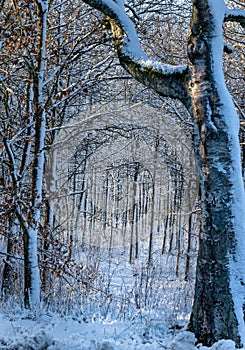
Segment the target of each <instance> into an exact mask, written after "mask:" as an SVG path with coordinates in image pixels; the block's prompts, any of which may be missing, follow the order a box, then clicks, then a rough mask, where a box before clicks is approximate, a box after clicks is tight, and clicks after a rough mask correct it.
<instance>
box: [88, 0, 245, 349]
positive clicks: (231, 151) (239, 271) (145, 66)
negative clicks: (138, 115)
mask: <svg viewBox="0 0 245 350" xmlns="http://www.w3.org/2000/svg"><path fill="white" fill-rule="evenodd" d="M84 2H86V3H88V4H90V5H91V6H93V7H94V8H97V9H98V10H100V11H101V12H103V13H104V14H105V15H107V16H109V18H110V23H111V28H112V32H113V36H114V43H115V47H116V49H117V52H118V56H119V60H120V62H121V65H122V66H123V67H124V68H125V69H126V70H127V71H128V72H129V73H130V74H131V75H132V76H133V77H134V78H135V79H137V80H138V81H140V82H141V83H143V84H144V85H146V86H149V87H151V88H152V89H154V90H155V91H156V92H157V93H159V94H160V95H162V96H167V97H171V98H175V99H178V100H180V101H181V102H182V103H184V105H185V106H186V107H187V108H188V110H189V111H190V112H191V113H192V115H193V121H194V125H195V133H194V147H195V152H196V155H197V158H198V166H199V173H200V180H201V200H202V229H201V236H200V245H199V255H198V262H197V277H196V292H195V298H194V306H193V312H192V317H191V322H190V329H191V330H193V331H194V332H195V334H196V336H197V338H198V340H199V341H201V342H202V343H203V344H205V345H211V344H212V343H214V342H215V341H218V340H220V339H222V338H225V339H232V340H234V341H235V342H236V345H237V346H238V347H239V346H241V345H242V344H243V345H245V327H244V308H245V268H244V266H245V254H244V251H245V198H244V184H243V179H242V174H241V160H240V145H239V138H238V130H239V120H238V116H237V114H236V110H235V106H234V104H233V101H232V99H231V96H230V94H229V92H228V90H227V88H226V85H225V81H224V76H223V71H222V54H223V50H224V46H223V45H224V44H223V37H222V24H223V22H224V21H228V20H231V21H235V20H236V21H238V22H239V23H241V25H244V24H243V23H244V18H245V12H244V11H242V10H239V11H234V10H233V11H230V10H228V9H227V8H226V6H225V3H224V1H223V0H193V1H192V4H193V14H192V21H191V26H190V35H189V39H188V65H187V66H186V67H173V66H169V65H167V64H162V63H159V62H155V61H152V60H150V59H149V58H148V57H147V56H146V55H145V54H144V53H143V52H142V50H141V48H140V46H139V42H138V38H137V35H136V32H135V29H134V27H133V24H132V22H131V21H130V19H129V18H128V17H127V16H126V13H125V11H124V7H123V2H122V1H113V0H85V1H84Z"/></svg>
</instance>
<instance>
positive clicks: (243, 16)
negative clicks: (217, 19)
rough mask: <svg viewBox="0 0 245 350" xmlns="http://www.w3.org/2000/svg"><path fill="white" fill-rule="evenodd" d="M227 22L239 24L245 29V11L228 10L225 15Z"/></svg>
mask: <svg viewBox="0 0 245 350" xmlns="http://www.w3.org/2000/svg"><path fill="white" fill-rule="evenodd" d="M224 20H225V22H238V23H240V24H241V26H242V27H243V28H245V10H242V9H236V10H231V9H227V11H226V13H225V18H224Z"/></svg>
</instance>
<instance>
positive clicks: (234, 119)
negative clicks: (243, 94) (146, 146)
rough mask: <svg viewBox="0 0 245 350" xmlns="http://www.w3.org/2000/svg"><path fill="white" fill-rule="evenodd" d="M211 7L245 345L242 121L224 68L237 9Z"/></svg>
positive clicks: (237, 303)
mask: <svg viewBox="0 0 245 350" xmlns="http://www.w3.org/2000/svg"><path fill="white" fill-rule="evenodd" d="M209 6H210V8H211V9H212V14H213V17H214V19H215V24H216V28H215V35H214V37H213V40H212V47H213V55H212V56H213V71H214V72H215V73H214V74H215V80H216V86H217V88H218V91H219V94H220V96H221V100H222V101H224V103H223V106H221V107H220V108H221V115H222V114H223V116H224V120H225V123H226V125H227V132H228V133H229V137H230V143H231V147H232V157H233V169H232V170H231V182H232V183H233V184H234V186H233V193H234V198H236V202H235V203H233V205H232V210H233V215H234V216H233V217H234V226H235V228H236V230H235V232H236V237H235V244H234V247H233V251H231V252H229V255H228V258H229V270H230V280H231V292H232V296H233V302H234V307H235V312H236V316H237V320H238V328H239V334H240V337H241V342H242V344H243V345H244V344H245V324H244V314H243V310H244V305H245V255H244V251H245V239H244V228H245V191H244V183H243V177H242V171H241V169H242V166H241V157H240V144H239V138H238V132H239V126H240V122H239V117H238V115H237V113H236V109H235V106H234V103H233V101H232V98H231V95H230V93H229V91H228V90H227V87H226V84H225V79H224V74H223V69H222V67H223V65H222V54H223V36H222V25H223V21H224V17H225V15H227V14H229V13H231V12H232V13H233V14H234V11H230V12H229V10H228V9H227V7H226V6H225V3H224V1H223V0H216V1H211V0H209ZM235 13H236V15H239V14H240V15H242V13H243V15H244V11H243V12H242V11H241V10H237V11H235Z"/></svg>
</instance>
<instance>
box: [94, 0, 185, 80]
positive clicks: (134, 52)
mask: <svg viewBox="0 0 245 350" xmlns="http://www.w3.org/2000/svg"><path fill="white" fill-rule="evenodd" d="M88 3H89V1H88ZM101 3H102V7H103V12H104V13H105V14H107V15H109V17H111V18H113V19H115V20H116V22H117V23H118V25H120V27H121V28H122V29H123V31H124V33H125V37H124V39H123V42H122V43H123V45H122V48H121V49H122V52H123V54H124V55H125V56H128V57H130V58H131V59H132V60H134V61H135V62H136V63H137V62H138V63H139V65H140V66H142V67H143V68H147V69H154V70H156V71H158V72H159V73H161V74H166V75H171V74H175V73H181V72H183V71H184V70H186V68H187V66H174V65H169V64H165V63H162V62H160V61H156V60H153V59H150V58H149V57H148V56H147V55H146V54H145V52H144V51H143V50H142V49H141V46H140V42H139V38H138V35H137V32H136V30H135V26H134V24H133V22H132V21H131V20H130V18H129V17H128V16H127V14H126V12H125V8H124V2H123V1H120V0H118V1H116V2H115V1H113V0H102V1H101ZM105 8H106V10H105Z"/></svg>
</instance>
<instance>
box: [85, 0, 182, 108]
mask: <svg viewBox="0 0 245 350" xmlns="http://www.w3.org/2000/svg"><path fill="white" fill-rule="evenodd" d="M84 2H85V3H87V4H88V5H90V6H92V7H93V8H95V9H97V10H99V11H100V12H102V13H103V14H105V15H106V16H108V17H109V21H110V24H111V29H112V33H113V37H114V44H115V47H116V48H117V52H118V56H119V60H120V63H121V65H122V66H123V67H124V68H125V69H126V70H127V71H128V72H129V73H130V74H131V75H132V76H133V77H134V78H135V79H137V80H138V81H140V82H142V83H143V84H144V85H146V86H149V87H151V88H152V89H153V90H155V91H156V92H158V93H159V94H160V95H162V96H167V97H172V98H176V99H180V100H181V101H182V102H184V101H185V102H186V101H188V100H189V98H188V91H187V89H186V87H185V83H184V80H185V78H186V76H187V74H188V68H187V66H186V65H185V66H174V65H169V64H165V63H162V62H160V61H156V60H153V59H151V58H149V57H148V56H147V55H146V53H145V52H144V51H143V50H142V48H141V46H140V42H139V38H138V35H137V32H136V29H135V26H134V24H133V22H132V21H131V19H130V18H129V17H128V15H127V14H126V12H125V7H124V2H123V0H115V1H113V0H84ZM185 104H187V103H185Z"/></svg>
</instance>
